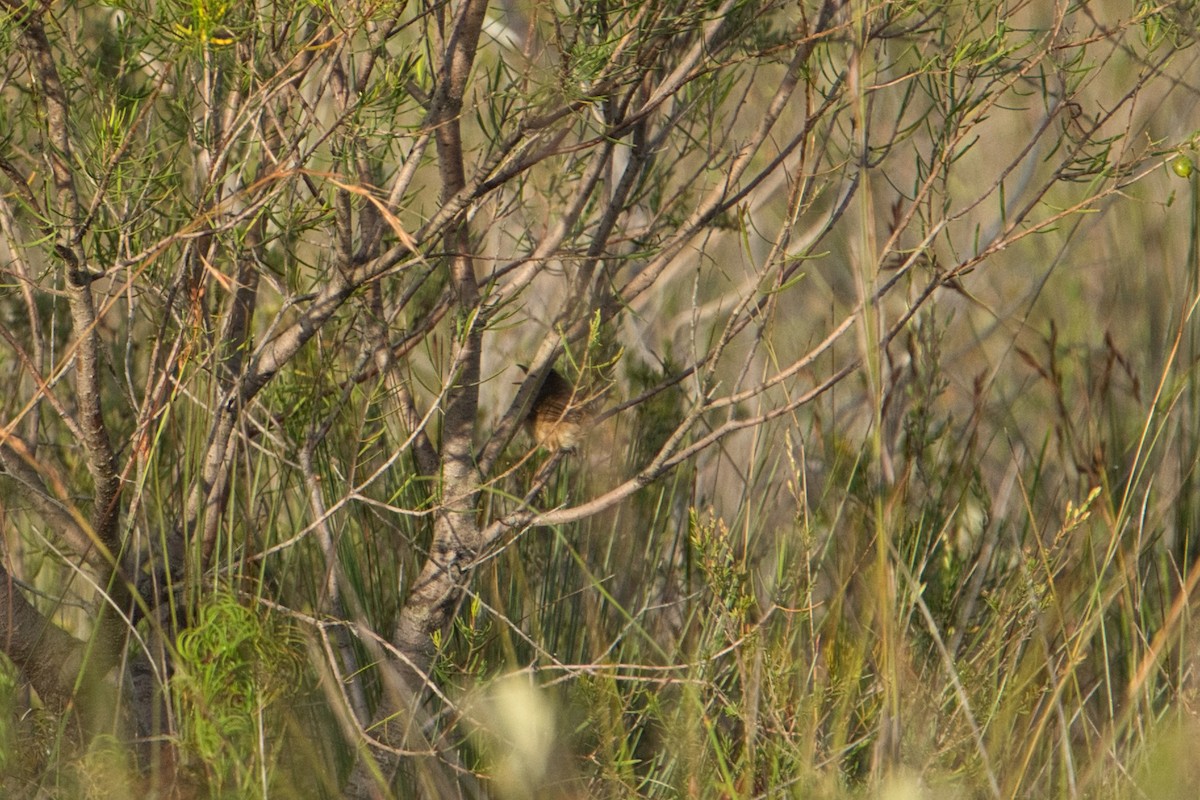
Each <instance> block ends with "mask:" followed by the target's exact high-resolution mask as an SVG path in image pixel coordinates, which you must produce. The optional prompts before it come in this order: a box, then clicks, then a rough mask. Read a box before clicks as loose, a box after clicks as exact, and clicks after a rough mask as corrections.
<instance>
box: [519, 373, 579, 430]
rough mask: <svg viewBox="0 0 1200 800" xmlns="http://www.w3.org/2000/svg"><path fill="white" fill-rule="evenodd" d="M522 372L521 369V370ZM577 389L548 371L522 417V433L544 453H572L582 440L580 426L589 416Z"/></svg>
mask: <svg viewBox="0 0 1200 800" xmlns="http://www.w3.org/2000/svg"><path fill="white" fill-rule="evenodd" d="M522 369H524V368H523V367H522ZM586 400H587V398H585V397H584V396H583V395H582V393H581V392H580V391H579V389H578V388H577V387H576V386H574V385H572V384H571V382H570V381H568V380H567V379H566V378H564V377H563V376H562V375H560V374H558V371H557V370H554V369H551V370H550V371H549V372H547V373H546V380H545V381H543V382H542V386H541V388H540V389H538V393H537V394H536V395H535V396H534V398H533V406H532V407H531V408H530V409H529V414H528V415H527V416H526V417H525V430H527V431H528V432H529V435H530V436H532V437H533V440H534V441H535V442H537V443H538V446H539V447H544V448H546V449H547V450H551V451H554V450H574V449H575V448H576V447H577V446H578V445H579V442H580V441H581V440H582V439H583V426H584V425H585V424H586V423H587V420H588V418H589V417H590V416H591V411H590V409H589V408H588V404H587V402H586Z"/></svg>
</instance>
